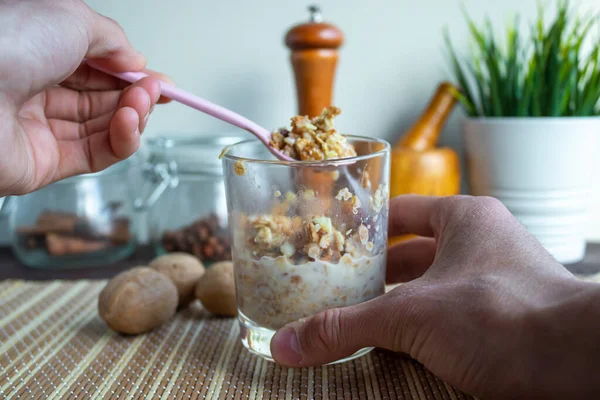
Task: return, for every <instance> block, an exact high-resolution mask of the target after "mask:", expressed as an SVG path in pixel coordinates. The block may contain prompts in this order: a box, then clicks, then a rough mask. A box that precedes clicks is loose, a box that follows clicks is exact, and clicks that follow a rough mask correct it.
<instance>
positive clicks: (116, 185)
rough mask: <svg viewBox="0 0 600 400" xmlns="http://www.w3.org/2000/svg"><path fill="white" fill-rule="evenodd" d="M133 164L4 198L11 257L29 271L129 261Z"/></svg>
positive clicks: (132, 238)
mask: <svg viewBox="0 0 600 400" xmlns="http://www.w3.org/2000/svg"><path fill="white" fill-rule="evenodd" d="M135 160H136V159H135V157H134V158H132V159H129V160H126V161H124V162H121V163H119V164H116V165H113V166H112V167H110V168H108V169H106V170H104V171H101V172H97V173H94V174H87V175H81V176H75V177H71V178H68V179H65V180H62V181H59V182H56V183H54V184H51V185H48V186H46V187H44V188H42V189H40V190H38V191H35V192H33V193H30V194H27V195H25V196H18V197H9V198H8V199H7V200H6V201H5V202H4V204H3V208H2V213H3V214H4V216H3V218H4V219H6V222H4V223H5V224H6V226H7V227H8V235H9V242H10V244H11V245H12V248H13V254H15V255H16V256H17V258H18V259H19V260H20V261H21V262H22V263H23V264H25V265H27V266H29V267H33V268H70V267H89V266H99V265H106V264H110V263H114V262H117V261H120V260H123V259H125V258H127V257H128V256H130V255H131V254H132V253H133V251H134V249H135V246H136V243H137V240H136V232H137V230H136V223H135V215H134V214H135V211H134V201H133V200H134V197H135V193H136V191H135V185H136V182H138V181H139V178H138V177H137V176H135V175H136V171H137V169H136V168H135V167H133V168H130V166H131V165H132V164H133V163H134V162H135Z"/></svg>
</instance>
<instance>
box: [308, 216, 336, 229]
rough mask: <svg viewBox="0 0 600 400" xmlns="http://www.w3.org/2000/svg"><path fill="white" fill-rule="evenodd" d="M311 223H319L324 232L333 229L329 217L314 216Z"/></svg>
mask: <svg viewBox="0 0 600 400" xmlns="http://www.w3.org/2000/svg"><path fill="white" fill-rule="evenodd" d="M313 223H315V224H317V225H319V226H320V227H321V229H323V230H324V231H325V233H330V232H332V231H333V227H332V225H331V218H328V217H316V218H313Z"/></svg>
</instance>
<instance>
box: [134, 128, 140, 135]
mask: <svg viewBox="0 0 600 400" xmlns="http://www.w3.org/2000/svg"><path fill="white" fill-rule="evenodd" d="M134 133H135V135H136V136H140V127H139V126H138V127H137V128H135V132H134Z"/></svg>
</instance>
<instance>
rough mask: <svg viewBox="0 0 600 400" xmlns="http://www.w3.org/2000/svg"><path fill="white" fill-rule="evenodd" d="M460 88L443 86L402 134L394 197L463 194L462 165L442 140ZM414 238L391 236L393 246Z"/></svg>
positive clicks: (395, 164) (394, 165) (396, 153)
mask: <svg viewBox="0 0 600 400" xmlns="http://www.w3.org/2000/svg"><path fill="white" fill-rule="evenodd" d="M457 91H458V88H456V87H455V86H454V85H452V84H451V83H449V82H443V83H441V84H440V85H439V86H438V88H437V90H436V91H435V93H434V95H433V96H432V98H431V101H430V103H429V104H428V105H427V107H426V108H425V110H424V111H423V114H422V115H421V116H420V117H419V119H418V120H417V121H416V122H415V123H414V124H413V125H412V126H411V127H410V129H408V130H407V131H406V132H404V133H403V134H402V136H401V137H400V138H399V139H398V140H397V142H396V143H395V146H394V148H393V149H392V157H391V161H392V162H391V174H390V176H391V178H390V197H394V196H399V195H401V194H420V195H426V196H452V195H456V194H460V177H461V173H460V172H461V171H460V162H459V158H458V154H457V153H456V151H455V150H453V149H451V148H449V147H438V146H437V144H438V140H439V138H440V136H441V134H442V132H443V130H444V126H445V124H446V121H447V119H448V117H449V116H450V113H451V112H452V110H453V109H454V106H455V104H456V93H457ZM411 237H413V235H403V236H398V237H391V238H390V244H394V243H397V242H400V241H402V240H406V239H409V238H411Z"/></svg>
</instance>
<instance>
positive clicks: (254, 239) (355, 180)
mask: <svg viewBox="0 0 600 400" xmlns="http://www.w3.org/2000/svg"><path fill="white" fill-rule="evenodd" d="M346 139H347V141H348V143H349V144H351V145H352V146H353V147H354V148H355V149H356V155H354V156H351V157H346V158H341V159H324V160H318V161H306V160H305V161H292V162H285V161H280V160H277V159H275V158H274V157H273V156H272V155H271V153H270V152H269V151H268V150H267V149H266V148H265V146H264V144H262V143H261V142H259V141H257V140H249V141H244V142H241V143H238V144H235V145H233V146H230V147H229V148H228V149H227V150H226V151H225V152H224V155H223V169H224V176H225V185H226V195H227V208H228V213H229V222H230V229H231V235H232V258H233V262H234V270H235V285H236V294H237V305H238V311H239V323H240V331H241V339H242V342H243V344H244V346H245V347H246V348H248V349H249V350H250V351H251V352H253V353H256V354H258V355H260V356H262V357H264V358H265V359H268V360H272V358H271V353H270V341H271V338H272V336H273V335H274V333H275V331H276V330H278V329H279V328H281V327H283V326H284V325H286V324H287V323H289V322H292V321H295V320H298V319H301V318H304V317H308V316H311V315H313V314H315V313H318V312H320V311H323V310H325V309H328V308H335V307H344V306H349V305H353V304H357V303H361V302H364V301H367V300H370V299H373V298H375V297H377V296H379V295H381V294H383V293H384V291H385V265H386V252H387V224H388V187H389V152H390V145H389V144H388V143H387V142H385V141H383V140H379V139H374V138H365V137H356V136H348V137H346ZM370 350H371V349H370V348H369V349H362V350H360V351H359V352H357V353H355V354H354V355H353V356H351V357H350V358H347V359H344V360H338V361H337V362H341V361H346V360H348V359H353V358H356V357H358V356H361V355H363V354H366V353H367V352H368V351H370Z"/></svg>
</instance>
